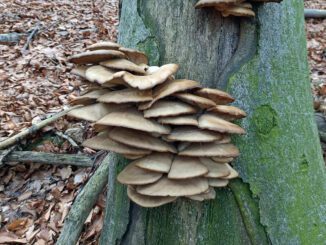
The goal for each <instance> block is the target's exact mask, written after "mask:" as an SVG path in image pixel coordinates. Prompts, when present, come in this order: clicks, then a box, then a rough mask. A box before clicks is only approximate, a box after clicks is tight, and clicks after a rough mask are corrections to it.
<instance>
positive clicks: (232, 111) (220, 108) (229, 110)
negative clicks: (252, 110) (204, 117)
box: [208, 105, 247, 118]
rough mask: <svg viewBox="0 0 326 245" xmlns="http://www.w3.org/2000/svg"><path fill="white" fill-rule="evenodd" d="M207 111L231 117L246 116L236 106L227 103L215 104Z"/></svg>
mask: <svg viewBox="0 0 326 245" xmlns="http://www.w3.org/2000/svg"><path fill="white" fill-rule="evenodd" d="M208 111H209V112H215V113H217V114H222V115H229V116H231V117H232V118H244V117H246V116H247V114H246V113H245V112H244V111H243V110H241V109H239V108H238V107H235V106H228V105H217V106H215V107H212V108H209V109H208Z"/></svg>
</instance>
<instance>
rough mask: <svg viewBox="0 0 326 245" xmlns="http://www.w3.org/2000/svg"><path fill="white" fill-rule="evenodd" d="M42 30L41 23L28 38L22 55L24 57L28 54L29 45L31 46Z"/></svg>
mask: <svg viewBox="0 0 326 245" xmlns="http://www.w3.org/2000/svg"><path fill="white" fill-rule="evenodd" d="M40 28H41V23H37V25H36V26H35V27H34V29H33V31H32V32H31V33H30V34H29V36H28V37H27V41H26V43H25V45H24V47H23V48H22V50H21V53H22V54H23V55H24V54H25V53H26V50H27V49H28V47H29V45H30V44H31V42H32V40H33V38H34V36H35V35H36V34H37V33H38V32H39V30H40Z"/></svg>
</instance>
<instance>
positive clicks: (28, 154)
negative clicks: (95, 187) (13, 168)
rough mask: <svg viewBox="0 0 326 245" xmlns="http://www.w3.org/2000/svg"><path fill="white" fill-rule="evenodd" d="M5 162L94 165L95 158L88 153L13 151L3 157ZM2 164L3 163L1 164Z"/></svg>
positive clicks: (2, 152) (1, 153)
mask: <svg viewBox="0 0 326 245" xmlns="http://www.w3.org/2000/svg"><path fill="white" fill-rule="evenodd" d="M6 151H7V150H4V151H0V156H1V155H5V153H7V152H6ZM2 161H3V163H9V162H21V163H31V162H34V163H43V164H50V165H73V166H78V167H92V166H93V160H92V158H91V157H89V156H86V155H76V154H54V153H46V152H35V151H13V152H9V153H7V154H6V155H5V156H4V158H3V160H2ZM0 166H1V164H0Z"/></svg>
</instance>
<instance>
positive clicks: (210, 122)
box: [198, 113, 246, 134]
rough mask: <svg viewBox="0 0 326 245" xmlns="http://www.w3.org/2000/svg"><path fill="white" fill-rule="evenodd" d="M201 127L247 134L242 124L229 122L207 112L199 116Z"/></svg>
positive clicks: (222, 131)
mask: <svg viewBox="0 0 326 245" xmlns="http://www.w3.org/2000/svg"><path fill="white" fill-rule="evenodd" d="M198 125H199V128H202V129H209V130H213V131H217V132H221V133H230V134H245V133H246V132H245V131H244V129H243V128H241V127H240V126H238V125H236V124H233V123H231V122H228V121H226V120H224V119H221V118H220V117H218V116H216V115H215V114H212V113H206V114H203V115H201V116H200V117H199V119H198Z"/></svg>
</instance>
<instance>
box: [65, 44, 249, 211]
mask: <svg viewBox="0 0 326 245" xmlns="http://www.w3.org/2000/svg"><path fill="white" fill-rule="evenodd" d="M69 61H70V62H73V63H75V64H76V65H77V66H76V67H75V68H74V69H73V70H72V72H73V73H74V74H77V75H79V76H80V77H82V78H83V81H84V82H85V83H86V84H88V91H87V92H86V93H84V94H83V95H82V96H80V97H78V98H76V99H75V100H74V101H73V102H72V103H73V104H81V105H84V106H82V107H80V108H77V109H74V110H72V111H71V112H70V113H69V115H70V116H72V117H75V118H79V119H83V120H88V121H90V122H92V123H94V128H95V130H96V131H97V132H98V134H97V135H96V136H95V137H93V138H90V139H88V140H86V141H84V142H83V145H84V146H85V147H89V148H92V149H97V150H107V151H112V152H116V153H119V154H122V155H123V156H124V157H125V158H127V159H131V160H132V161H131V162H130V164H129V165H127V167H126V168H125V169H124V170H123V171H122V172H121V173H120V174H119V175H118V181H119V182H120V183H122V184H125V185H127V186H128V191H127V193H128V196H129V198H130V199H131V200H132V201H134V202H135V203H137V204H139V205H140V206H143V207H157V206H160V205H163V204H166V203H169V202H172V201H174V200H176V199H177V198H179V197H186V198H189V199H192V200H197V201H203V200H206V199H214V198H215V191H214V187H223V186H226V185H227V184H228V182H229V180H230V179H233V178H236V177H237V176H238V173H237V172H236V171H235V170H234V169H233V168H232V167H231V165H230V164H229V163H230V162H232V160H233V159H234V158H235V157H237V156H238V155H239V150H238V149H237V148H236V147H235V146H234V145H233V144H231V143H230V142H231V138H230V134H244V133H245V131H244V130H243V129H242V128H241V127H239V126H238V125H236V124H234V123H232V122H231V121H233V120H235V119H240V118H243V117H245V116H246V114H245V112H244V111H242V110H240V109H239V108H236V107H234V106H230V105H227V104H229V103H231V102H233V101H234V99H233V98H232V97H231V96H230V95H229V94H227V93H225V92H223V91H220V90H217V89H211V88H202V87H201V86H200V83H199V82H197V81H193V80H188V79H175V78H174V74H176V72H177V70H178V67H179V66H178V65H177V64H166V65H163V66H161V67H156V66H149V65H148V59H147V57H146V55H145V54H144V53H142V52H139V51H136V50H132V49H128V48H124V47H121V46H120V45H119V44H116V43H112V42H101V43H97V44H94V45H91V46H89V47H88V50H87V51H86V52H84V53H80V54H78V55H74V56H72V57H70V58H69Z"/></svg>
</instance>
